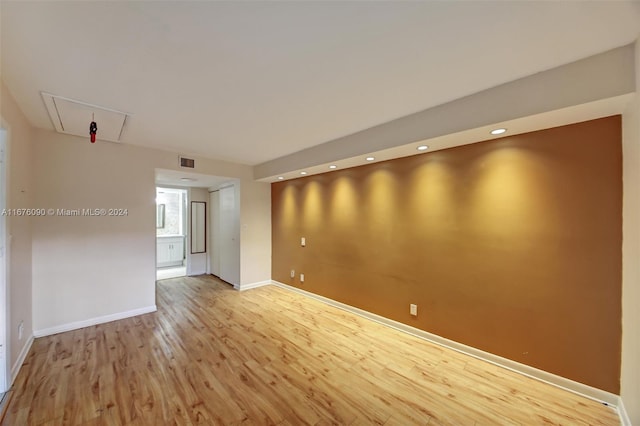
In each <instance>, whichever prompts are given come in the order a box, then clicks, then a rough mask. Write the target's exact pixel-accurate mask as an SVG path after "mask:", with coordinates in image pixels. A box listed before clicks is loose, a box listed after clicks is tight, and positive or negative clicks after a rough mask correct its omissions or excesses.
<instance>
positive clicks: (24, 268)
mask: <svg viewBox="0 0 640 426" xmlns="http://www.w3.org/2000/svg"><path fill="white" fill-rule="evenodd" d="M0 84H1V85H2V86H1V87H0V94H1V99H0V116H1V117H2V127H4V128H5V129H7V130H8V167H9V169H8V182H7V184H8V185H7V207H9V208H28V207H31V206H32V202H31V201H32V184H31V171H32V170H33V165H32V143H31V138H32V133H31V128H30V126H29V124H28V123H27V120H26V118H25V117H24V115H23V114H22V112H21V111H20V109H19V108H18V106H17V105H16V103H15V101H14V99H13V97H12V96H11V94H10V93H9V91H8V90H7V88H6V86H5V85H4V83H0ZM31 222H32V221H31V219H30V218H28V217H9V218H8V219H7V235H11V242H10V246H9V261H10V264H9V274H10V275H9V292H10V299H9V311H10V327H9V328H10V334H9V336H8V342H9V347H10V348H9V350H10V353H9V362H10V366H11V368H12V370H13V372H14V373H15V372H16V371H17V368H18V366H17V365H16V362H17V361H18V357H19V355H20V353H21V352H22V351H23V350H24V348H25V345H26V344H27V341H28V339H29V337H30V336H31V330H32V322H31V318H32V315H31V312H32V310H31ZM21 321H22V322H23V323H24V336H23V338H22V340H18V324H20V322H21Z"/></svg>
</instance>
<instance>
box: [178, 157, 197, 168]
mask: <svg viewBox="0 0 640 426" xmlns="http://www.w3.org/2000/svg"><path fill="white" fill-rule="evenodd" d="M180 167H188V168H190V169H193V168H195V167H196V162H195V160H193V159H192V158H185V157H180Z"/></svg>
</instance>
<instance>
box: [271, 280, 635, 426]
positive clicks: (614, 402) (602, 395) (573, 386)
mask: <svg viewBox="0 0 640 426" xmlns="http://www.w3.org/2000/svg"><path fill="white" fill-rule="evenodd" d="M271 283H272V284H273V285H276V286H278V287H281V288H284V289H287V290H291V291H295V292H296V293H300V294H302V295H304V296H307V297H311V298H313V299H316V300H319V301H321V302H324V303H326V304H328V305H331V306H334V307H336V308H339V309H342V310H345V311H348V312H351V313H353V314H356V315H359V316H361V317H364V318H367V319H370V320H372V321H375V322H377V323H379V324H383V325H386V326H388V327H391V328H394V329H396V330H399V331H402V332H405V333H408V334H411V335H413V336H416V337H419V338H421V339H424V340H427V341H429V342H432V343H435V344H437V345H440V346H444V347H446V348H449V349H452V350H454V351H457V352H461V353H463V354H466V355H469V356H472V357H474V358H477V359H480V360H482V361H486V362H489V363H491V364H494V365H497V366H500V367H503V368H506V369H508V370H511V371H514V372H516V373H520V374H522V375H525V376H527V377H531V378H533V379H536V380H539V381H541V382H545V383H548V384H550V385H553V386H556V387H559V388H561V389H565V390H567V391H570V392H573V393H575V394H578V395H581V396H584V397H586V398H589V399H593V400H595V401H598V402H601V403H606V404H608V405H610V406H613V407H616V408H617V407H618V404H619V403H620V397H619V396H618V395H615V394H613V393H610V392H607V391H603V390H601V389H597V388H594V387H592V386H589V385H585V384H583V383H580V382H576V381H573V380H570V379H567V378H564V377H561V376H558V375H555V374H552V373H548V372H546V371H543V370H540V369H537V368H534V367H531V366H529V365H525V364H521V363H519V362H516V361H512V360H510V359H507V358H503V357H501V356H498V355H494V354H491V353H489V352H485V351H482V350H480V349H476V348H473V347H471V346H467V345H464V344H462V343H458V342H455V341H453V340H449V339H446V338H444V337H441V336H438V335H436V334H433V333H429V332H428V331H424V330H420V329H419V328H415V327H411V326H410V325H406V324H403V323H401V322H398V321H394V320H391V319H389V318H385V317H382V316H380V315H376V314H374V313H371V312H368V311H365V310H362V309H359V308H356V307H353V306H350V305H347V304H345V303H342V302H338V301H336V300H333V299H329V298H328V297H324V296H320V295H318V294H315V293H311V292H308V291H305V290H302V289H300V288H297V287H292V286H290V285H287V284H283V283H281V282H278V281H273V280H272V281H271ZM629 424H630V423H629Z"/></svg>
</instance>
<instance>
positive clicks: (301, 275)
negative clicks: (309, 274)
mask: <svg viewBox="0 0 640 426" xmlns="http://www.w3.org/2000/svg"><path fill="white" fill-rule="evenodd" d="M300 282H301V283H303V282H304V274H300Z"/></svg>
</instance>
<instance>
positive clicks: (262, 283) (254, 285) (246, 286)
mask: <svg viewBox="0 0 640 426" xmlns="http://www.w3.org/2000/svg"><path fill="white" fill-rule="evenodd" d="M271 283H272V281H271V280H266V281H258V282H255V283H249V284H240V285H239V286H233V288H235V289H236V290H238V291H245V290H251V289H252V288H258V287H262V286H265V285H270V284H271Z"/></svg>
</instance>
